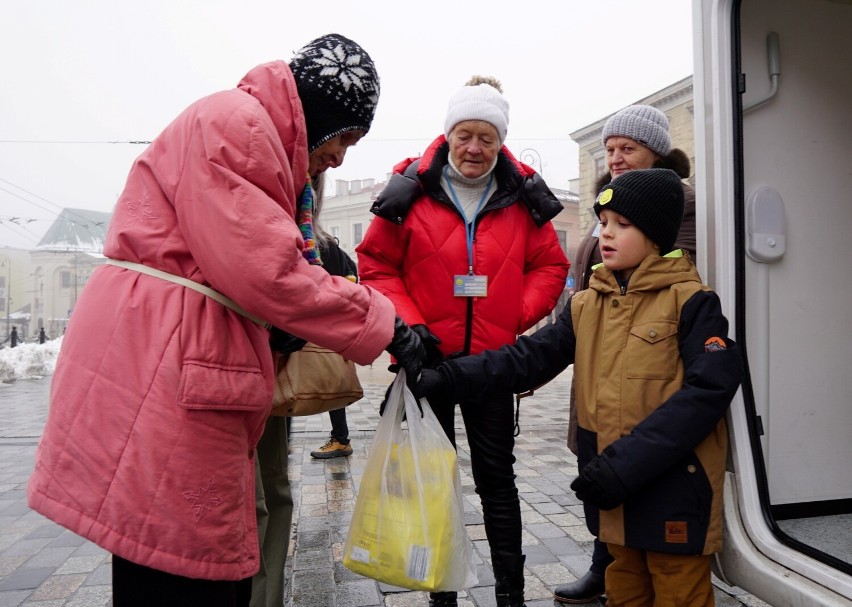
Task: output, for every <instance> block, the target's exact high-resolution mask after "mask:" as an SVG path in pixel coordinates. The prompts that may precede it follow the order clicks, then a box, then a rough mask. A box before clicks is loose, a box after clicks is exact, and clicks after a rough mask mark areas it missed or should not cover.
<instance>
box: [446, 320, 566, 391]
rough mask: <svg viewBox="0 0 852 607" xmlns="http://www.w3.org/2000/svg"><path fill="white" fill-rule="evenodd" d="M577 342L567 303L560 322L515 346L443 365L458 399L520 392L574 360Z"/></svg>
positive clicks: (530, 388) (543, 381)
mask: <svg viewBox="0 0 852 607" xmlns="http://www.w3.org/2000/svg"><path fill="white" fill-rule="evenodd" d="M575 343H576V342H575V339H574V327H573V325H572V323H571V306H565V308H564V309H563V310H562V313H561V314H560V315H559V317H558V318H557V319H556V322H554V323H553V324H549V325H546V326H544V327H542V328H541V329H539V330H538V331H536V332H535V333H533V334H532V335H522V336H521V337H519V338H518V341H517V342H516V343H515V344H514V345H511V346H503V347H502V348H500V349H499V350H486V351H485V352H482V353H481V354H477V355H476V356H464V357H461V358H455V359H451V360H448V361H446V362H444V363H442V366H445V369H446V370H447V372H448V375H449V376H450V378H451V384H452V392H453V394H454V396H455V398H456V400H464V399H466V398H467V397H469V396H472V395H479V394H490V393H500V392H503V393H505V392H513V393H515V394H518V393H521V392H526V391H527V390H532V389H534V388H537V387H539V386H541V385H543V384H546V383H547V382H549V381H550V380H552V379H553V378H554V377H556V376H557V375H559V373H561V372H562V371H563V370H565V368H566V367H567V366H568V365H570V364H571V363H572V362H574V345H575ZM566 396H567V395H566Z"/></svg>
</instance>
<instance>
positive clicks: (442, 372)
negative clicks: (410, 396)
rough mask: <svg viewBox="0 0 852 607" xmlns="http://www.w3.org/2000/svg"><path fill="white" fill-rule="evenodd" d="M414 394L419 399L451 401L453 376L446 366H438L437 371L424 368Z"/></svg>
mask: <svg viewBox="0 0 852 607" xmlns="http://www.w3.org/2000/svg"><path fill="white" fill-rule="evenodd" d="M412 392H413V393H414V396H416V397H417V398H428V399H430V400H433V399H434V400H437V401H449V400H451V399H452V397H453V378H452V375H451V374H450V372H449V370H448V369H447V367H446V365H444V364H441V365H438V366H437V367H436V368H435V369H425V368H424V369H423V371H421V373H420V380H419V381H418V382H417V385H416V386H414V389H413V390H412Z"/></svg>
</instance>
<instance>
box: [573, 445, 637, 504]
mask: <svg viewBox="0 0 852 607" xmlns="http://www.w3.org/2000/svg"><path fill="white" fill-rule="evenodd" d="M610 449H611V448H610V447H607V448H606V449H604V452H603V453H602V454H601V455H598V456H597V457H595V458H594V459H593V460H592V461H590V462H589V463H588V464H586V466H585V467H584V468H583V469H582V470H581V471H580V476H578V477H577V478H576V479H574V482H573V483H571V489H573V490H574V493H576V494H577V498H578V499H580V500H582V501H584V502H586V503H587V504H591V505H592V506H595V507H597V508H600V509H601V510H612V509H613V508H615V507H616V506H620V505H621V504H623V503H624V500H626V499H627V488H626V487H625V486H624V483H622V482H621V479H619V478H618V476H616V474H615V472H614V471H613V469H612V466H610V464H609V462H608V461H607V455H609V454H611V453H612V451H611V450H610ZM608 450H610V453H609V454H608V453H607V451H608Z"/></svg>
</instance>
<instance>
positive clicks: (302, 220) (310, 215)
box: [296, 175, 322, 265]
mask: <svg viewBox="0 0 852 607" xmlns="http://www.w3.org/2000/svg"><path fill="white" fill-rule="evenodd" d="M315 200H316V194H315V193H314V188H313V185H312V183H311V176H310V175H308V180H307V182H306V183H305V189H304V190H302V196H301V197H300V198H299V208H298V212H297V215H296V222H297V223H298V224H299V231H300V232H301V233H302V238H303V239H304V241H305V248H304V250H302V255H304V257H305V259H307V260H308V263H310V264H313V265H322V259H320V255H319V247H318V246H317V239H316V236H315V235H314V202H315Z"/></svg>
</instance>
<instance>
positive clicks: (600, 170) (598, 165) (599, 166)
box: [594, 155, 606, 180]
mask: <svg viewBox="0 0 852 607" xmlns="http://www.w3.org/2000/svg"><path fill="white" fill-rule="evenodd" d="M594 163H595V179H596V180H597V178H598V177H600V176H601V175H603V174H604V172H605V171H606V155H604V156H598V157H597V158H595V160H594Z"/></svg>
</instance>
